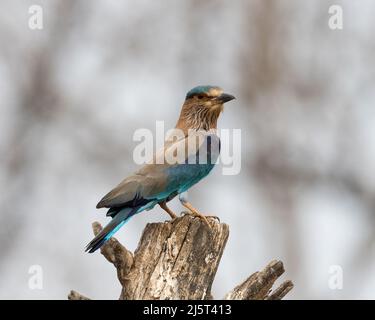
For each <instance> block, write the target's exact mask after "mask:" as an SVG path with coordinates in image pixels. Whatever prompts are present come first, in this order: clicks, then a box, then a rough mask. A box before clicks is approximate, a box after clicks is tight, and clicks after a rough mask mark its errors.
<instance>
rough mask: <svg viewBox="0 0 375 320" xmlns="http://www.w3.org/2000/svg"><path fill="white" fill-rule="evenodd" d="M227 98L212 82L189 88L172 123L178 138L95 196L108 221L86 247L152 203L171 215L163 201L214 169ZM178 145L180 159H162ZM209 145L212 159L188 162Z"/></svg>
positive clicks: (91, 247) (95, 245)
mask: <svg viewBox="0 0 375 320" xmlns="http://www.w3.org/2000/svg"><path fill="white" fill-rule="evenodd" d="M232 99H234V97H233V96H231V95H229V94H225V93H223V90H222V89H220V88H219V87H214V86H199V87H196V88H194V89H192V90H190V91H189V92H188V94H187V96H186V99H185V102H184V104H183V106H182V110H181V113H180V117H179V120H178V122H177V124H176V129H179V130H182V132H183V134H182V135H180V136H179V138H178V139H177V140H173V141H172V140H169V141H166V144H165V148H164V149H163V150H161V151H158V152H157V153H156V154H155V155H154V157H153V159H152V160H151V161H150V163H148V164H146V165H144V166H143V167H142V168H141V169H140V170H138V171H137V172H135V173H134V174H133V175H131V176H129V177H127V178H126V179H124V180H123V181H122V182H121V183H120V184H119V185H118V186H117V187H115V188H114V189H113V190H111V191H110V192H109V193H107V194H106V195H105V196H104V197H103V199H102V200H100V202H99V203H98V204H97V208H103V207H105V208H109V210H108V213H107V215H108V216H111V217H112V218H113V219H112V221H111V222H110V223H109V224H108V225H107V226H106V227H105V228H104V229H103V230H102V231H101V232H100V233H99V234H98V235H97V236H96V237H95V238H94V239H93V240H92V241H91V242H90V243H89V244H88V246H87V248H86V250H87V251H89V252H94V251H95V250H97V249H98V248H100V247H101V246H102V245H103V244H104V243H105V242H106V241H107V240H108V239H109V238H110V237H111V236H112V235H113V234H114V233H115V232H116V231H117V230H118V229H119V228H120V227H121V226H122V225H123V224H124V223H125V222H126V221H127V220H128V219H129V218H130V217H131V216H133V215H134V214H137V213H140V212H142V211H143V210H150V209H152V208H153V207H154V206H155V205H156V204H159V205H160V206H161V208H163V209H164V210H165V211H166V212H167V213H168V214H169V215H170V216H171V217H172V218H175V217H176V215H175V214H174V213H173V211H172V210H170V209H169V208H168V207H167V205H166V203H167V202H168V201H170V200H172V199H173V198H174V197H176V196H177V195H179V194H182V193H184V192H185V191H187V190H188V189H189V188H190V187H191V186H193V185H194V184H196V183H197V182H198V181H200V180H201V179H202V178H204V177H205V176H206V175H207V174H208V173H209V172H210V171H211V170H212V168H213V167H214V164H215V163H216V159H217V157H218V156H219V150H220V147H219V145H220V140H219V138H218V136H217V135H216V128H217V120H218V118H219V115H220V113H221V112H222V111H223V105H224V103H225V102H228V101H230V100H232ZM197 138H198V142H199V143H197V144H196V145H194V146H195V149H194V150H190V149H189V148H188V146H189V143H188V142H189V141H190V140H191V139H197ZM208 141H209V142H208ZM181 146H182V148H183V150H185V153H183V155H182V159H178V160H177V161H176V163H170V162H169V161H168V160H167V161H166V159H169V158H168V156H169V155H171V154H172V153H173V152H175V150H178V147H181ZM208 146H209V148H210V151H209V152H210V157H213V159H210V160H212V161H210V162H209V163H204V164H201V163H197V164H190V163H191V162H190V159H193V160H194V159H196V158H197V155H198V154H201V153H203V152H206V153H207V152H208V150H207V147H208ZM212 150H214V151H212ZM157 160H159V161H157ZM160 160H163V161H160ZM159 163H162V164H159ZM180 201H181V203H182V205H183V206H184V207H185V208H187V209H188V210H189V211H190V212H191V213H192V214H194V215H196V216H199V217H200V218H202V219H204V220H205V221H206V222H207V220H206V218H205V217H204V216H203V215H201V214H200V213H199V212H198V211H197V210H196V209H194V207H193V206H192V205H191V204H190V203H188V202H187V200H186V198H185V197H180ZM207 224H208V222H207Z"/></svg>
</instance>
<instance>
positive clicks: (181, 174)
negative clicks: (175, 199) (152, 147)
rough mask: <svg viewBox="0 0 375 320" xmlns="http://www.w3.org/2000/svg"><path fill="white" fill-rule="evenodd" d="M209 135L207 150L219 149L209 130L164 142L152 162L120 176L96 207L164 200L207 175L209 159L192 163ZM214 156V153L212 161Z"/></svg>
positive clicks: (202, 149)
mask: <svg viewBox="0 0 375 320" xmlns="http://www.w3.org/2000/svg"><path fill="white" fill-rule="evenodd" d="M208 137H210V138H209V141H210V142H209V145H210V150H211V149H215V150H216V149H219V147H218V144H220V142H219V141H220V140H219V138H218V137H217V136H216V135H215V134H212V133H196V134H192V135H189V136H188V137H185V138H184V139H179V140H178V141H176V142H175V143H167V144H166V147H165V148H164V149H163V150H162V151H161V152H160V151H159V152H157V153H156V155H155V157H154V159H153V161H152V163H149V164H146V165H145V166H143V167H142V168H141V169H140V170H139V171H137V172H136V173H135V174H134V175H132V176H129V177H128V178H126V179H125V180H123V181H122V182H121V183H120V184H119V185H118V186H117V187H116V188H114V189H113V190H112V191H110V192H109V193H108V194H107V195H105V196H104V197H103V199H102V200H101V201H100V202H99V203H98V205H97V208H102V207H106V208H110V207H122V206H125V205H129V206H136V205H138V204H140V205H143V204H144V202H147V201H150V200H163V199H165V198H167V197H168V196H170V195H171V194H173V193H175V192H180V190H185V189H186V188H187V187H189V186H191V185H192V184H195V183H196V182H198V181H199V180H200V179H201V178H203V177H204V176H205V175H207V174H208V172H209V171H210V170H211V169H212V166H213V165H212V164H211V163H208V164H207V165H204V164H203V165H199V164H198V165H196V164H194V163H195V161H197V159H198V158H197V157H198V154H199V156H202V155H205V154H206V153H207V138H208ZM193 140H194V141H195V142H193ZM213 146H214V147H213ZM211 152H212V151H210V153H211ZM217 152H219V150H217ZM215 153H216V151H215ZM213 158H215V156H214V157H213ZM216 159H217V156H216V158H215V159H214V162H216Z"/></svg>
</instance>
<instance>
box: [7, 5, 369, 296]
mask: <svg viewBox="0 0 375 320" xmlns="http://www.w3.org/2000/svg"><path fill="white" fill-rule="evenodd" d="M33 4H38V5H41V6H42V8H43V29H42V30H31V29H30V28H29V26H28V22H29V18H30V16H31V15H30V14H29V12H28V10H29V7H30V6H31V5H33ZM333 4H338V5H342V8H343V11H344V29H343V30H331V29H330V28H329V27H328V19H329V18H330V15H329V14H328V9H329V7H330V6H331V5H333ZM374 15H375V3H374V1H371V0H357V1H349V0H347V1H335V2H332V3H331V1H327V0H319V1H318V0H316V1H307V0H305V1H301V0H298V1H297V0H289V1H281V0H267V1H265V0H246V1H245V0H235V1H230V2H228V1H224V0H215V1H214V0H207V1H198V0H195V1H193V0H191V1H187V0H186V1H173V0H163V1H152V0H140V1H116V0H105V1H104V0H96V1H90V0H74V1H73V0H49V1H47V0H45V1H43V0H38V1H37V0H35V1H34V0H32V1H28V0H22V1H12V0H0V190H1V192H0V257H1V258H0V298H2V299H11V298H14V299H66V297H67V294H68V292H69V290H70V289H76V290H78V291H79V292H81V293H82V294H85V295H87V296H89V297H91V298H95V299H116V298H118V296H119V294H120V285H119V284H118V281H117V277H116V272H115V269H114V268H113V266H111V265H110V264H109V263H108V262H106V261H105V259H104V258H103V257H102V256H101V255H100V254H94V255H89V254H85V253H84V252H83V250H84V247H85V245H86V244H87V242H88V241H89V240H90V239H91V238H92V231H91V223H92V222H93V221H95V220H98V221H100V222H102V223H106V222H107V221H108V220H107V218H105V212H106V211H105V210H102V211H99V210H96V209H95V205H96V203H97V202H98V200H100V198H101V197H102V196H103V195H104V194H105V193H106V192H107V191H109V190H110V189H111V188H112V187H113V186H115V185H116V184H117V183H118V182H119V181H120V180H122V178H124V177H125V176H126V175H128V174H129V173H131V172H132V171H133V170H134V169H135V168H136V165H135V164H134V163H133V161H132V152H133V149H134V147H135V146H136V142H134V141H133V133H134V131H135V130H137V129H138V128H149V129H151V130H154V129H155V121H156V120H165V121H166V127H167V128H168V127H173V126H174V124H175V122H176V119H177V117H178V115H179V111H180V106H181V104H182V103H183V100H184V97H185V94H186V92H187V91H188V90H189V89H191V88H192V87H194V86H196V85H199V84H214V85H219V86H221V87H223V88H224V89H225V91H226V92H229V93H232V94H234V95H235V96H236V97H237V100H236V101H235V102H233V103H231V104H228V105H227V107H226V109H225V112H224V114H223V115H222V117H221V119H220V123H219V126H220V128H228V129H233V128H239V129H241V130H242V170H241V173H240V174H239V175H235V176H223V175H222V173H221V172H222V170H221V168H217V169H215V171H214V172H213V174H211V176H210V177H208V178H207V179H206V180H204V181H202V182H201V183H200V184H199V185H198V186H197V187H195V188H194V189H192V191H191V192H190V200H191V201H192V203H194V204H195V206H197V207H198V208H199V209H200V210H201V211H202V212H205V213H207V214H214V215H217V216H219V217H220V218H221V220H222V221H223V222H225V223H228V224H229V225H230V230H231V234H230V238H229V241H228V244H227V247H226V250H225V253H224V255H223V258H222V262H221V265H220V268H219V270H218V274H217V277H216V280H215V283H214V287H213V294H214V296H215V297H216V298H220V297H223V296H224V294H225V293H226V292H227V291H229V290H230V289H232V288H233V287H234V286H235V285H237V284H238V283H239V282H241V281H242V280H244V279H245V278H246V277H247V276H249V275H250V274H251V273H252V272H255V271H256V270H259V269H261V268H262V267H264V266H265V265H266V264H267V263H268V262H269V261H270V260H272V259H275V258H276V259H281V260H282V261H283V262H284V264H285V268H286V275H285V276H284V279H291V280H293V282H294V283H295V288H294V290H293V291H292V292H291V293H290V294H289V295H288V298H289V299H315V298H322V299H342V298H353V299H359V298H364V299H374V298H375V273H374V272H373V270H374V267H375V249H374V248H375V247H374V245H375V233H374V227H375V107H374V100H375V90H374V80H375V68H374V57H375V38H374V36H373V30H375V21H374V19H373V17H374ZM172 208H173V209H175V210H177V211H178V210H181V207H180V205H179V203H178V201H177V200H175V201H174V202H173V205H172ZM165 219H167V215H166V214H165V213H163V212H161V210H160V209H159V208H157V209H156V208H155V209H154V210H152V211H150V212H146V213H143V214H141V215H138V216H136V217H134V218H133V219H132V220H131V221H130V222H129V223H128V224H127V225H126V227H124V228H122V229H121V231H120V232H118V234H117V237H118V238H119V239H120V240H121V242H122V243H123V244H125V245H126V247H127V248H128V249H131V250H134V249H135V248H136V246H137V243H138V240H139V238H140V235H141V232H142V230H143V228H144V226H145V224H146V223H147V222H156V221H164V220H165ZM32 265H40V266H41V267H42V270H43V289H42V290H31V289H30V288H29V285H28V281H29V279H30V277H31V275H30V274H29V268H30V266H32ZM336 265H338V266H340V267H341V268H342V271H343V288H342V289H341V290H332V289H330V287H329V285H328V284H329V281H330V279H331V278H330V277H331V276H332V274H330V268H331V266H336Z"/></svg>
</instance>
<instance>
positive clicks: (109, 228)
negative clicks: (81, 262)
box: [85, 208, 137, 253]
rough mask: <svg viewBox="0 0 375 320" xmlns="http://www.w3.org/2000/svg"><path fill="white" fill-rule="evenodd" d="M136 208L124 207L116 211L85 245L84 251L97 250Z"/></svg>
mask: <svg viewBox="0 0 375 320" xmlns="http://www.w3.org/2000/svg"><path fill="white" fill-rule="evenodd" d="M136 211H137V208H125V209H123V210H121V211H120V212H118V213H117V214H116V215H115V216H114V217H113V219H112V220H111V221H110V222H109V223H108V224H107V225H106V226H105V227H104V228H103V230H102V231H100V233H99V234H98V235H97V236H96V237H95V238H94V239H92V240H91V241H90V243H89V244H88V245H87V246H86V250H85V251H86V252H89V253H93V252H95V251H96V250H98V249H99V248H100V247H101V246H102V245H103V244H104V243H106V242H107V241H108V240H109V239H111V237H112V236H113V235H114V234H115V233H116V232H117V231H118V230H119V229H120V228H121V227H122V226H123V225H124V224H125V223H126V222H127V221H128V220H129V219H130V217H131V216H133V215H134V214H135V213H136Z"/></svg>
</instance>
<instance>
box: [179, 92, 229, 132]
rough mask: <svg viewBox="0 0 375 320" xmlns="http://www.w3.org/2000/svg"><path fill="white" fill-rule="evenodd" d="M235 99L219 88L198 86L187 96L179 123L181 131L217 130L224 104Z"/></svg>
mask: <svg viewBox="0 0 375 320" xmlns="http://www.w3.org/2000/svg"><path fill="white" fill-rule="evenodd" d="M233 99H235V97H234V96H232V95H230V94H227V93H224V92H223V90H222V89H221V88H220V87H217V86H198V87H195V88H193V89H191V90H190V91H189V92H188V93H187V94H186V99H185V102H184V104H183V106H182V110H181V115H180V118H179V120H178V123H177V126H176V127H177V128H180V129H184V130H186V129H197V130H210V129H216V127H217V119H218V118H219V115H220V113H221V112H222V111H223V109H224V103H226V102H229V101H231V100H233Z"/></svg>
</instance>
